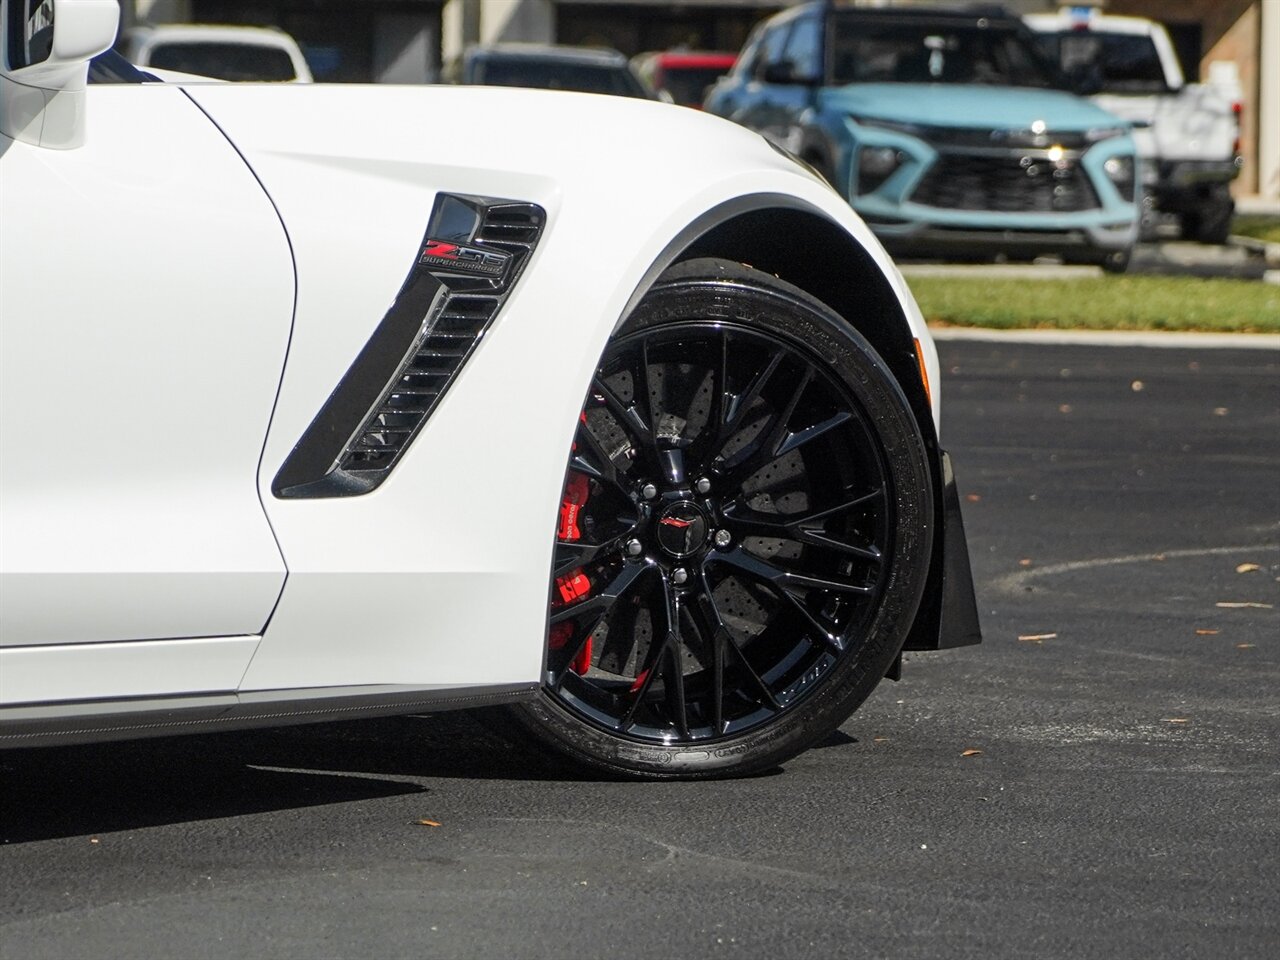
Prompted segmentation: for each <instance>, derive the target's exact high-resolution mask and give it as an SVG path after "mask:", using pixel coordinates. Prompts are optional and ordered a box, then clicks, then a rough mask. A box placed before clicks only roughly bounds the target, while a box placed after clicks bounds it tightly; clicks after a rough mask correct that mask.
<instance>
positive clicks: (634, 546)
mask: <svg viewBox="0 0 1280 960" xmlns="http://www.w3.org/2000/svg"><path fill="white" fill-rule="evenodd" d="M642 553H644V544H642V543H641V542H640V541H639V540H628V541H627V556H628V557H638V556H640V554H642Z"/></svg>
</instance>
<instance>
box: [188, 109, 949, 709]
mask: <svg viewBox="0 0 1280 960" xmlns="http://www.w3.org/2000/svg"><path fill="white" fill-rule="evenodd" d="M191 94H192V96H193V97H194V98H195V99H196V100H197V102H199V103H200V104H201V106H202V107H204V108H205V109H206V110H207V112H208V113H209V114H210V115H211V116H212V117H213V118H214V119H215V120H216V121H217V123H218V124H219V125H220V126H221V127H222V128H223V130H225V131H226V133H227V135H228V137H229V138H230V139H231V140H232V141H233V142H234V143H235V144H236V145H237V147H238V149H240V150H241V152H242V153H243V154H244V155H245V158H246V160H247V161H248V163H250V164H251V165H252V166H253V168H254V170H255V172H256V173H257V175H258V176H259V177H260V179H261V180H262V183H263V185H264V188H265V189H266V190H267V191H268V192H269V193H270V195H271V197H272V199H273V200H274V202H275V203H276V205H277V206H278V208H279V210H280V212H281V216H282V218H283V219H284V222H285V223H286V224H287V225H288V226H289V229H290V235H291V239H292V241H293V247H294V254H295V259H296V264H297V271H298V305H297V315H296V322H295V327H294V332H293V338H292V341H291V345H290V354H289V361H288V364H287V366H286V369H285V375H284V381H283V385H282V389H281V395H280V400H279V404H278V406H277V409H276V414H275V417H274V419H273V422H272V427H271V431H270V435H269V437H268V440H267V446H266V452H265V455H264V457H263V463H262V470H261V473H260V475H259V478H258V482H259V487H260V492H261V495H262V497H263V500H264V502H265V503H266V504H267V512H268V514H269V516H270V518H271V522H272V525H273V527H274V529H275V531H276V533H277V535H278V537H279V539H280V543H281V547H282V549H283V551H284V555H285V560H286V562H287V564H288V567H289V581H288V584H287V586H286V588H285V591H284V595H283V597H282V599H281V603H280V605H279V607H278V609H277V610H276V612H275V614H274V616H273V618H272V621H271V624H270V626H269V628H268V629H267V631H266V633H265V635H264V640H263V642H262V644H261V647H260V649H259V650H258V653H257V655H256V656H255V658H254V660H253V663H252V664H251V666H250V668H249V671H248V673H247V674H246V676H245V679H244V682H243V684H242V687H241V689H242V690H245V691H250V690H279V689H285V688H290V687H318V686H333V685H337V684H392V683H394V684H424V683H446V684H447V683H458V684H500V683H512V682H533V681H536V680H537V678H538V676H539V674H540V670H541V663H542V651H543V643H544V639H545V628H546V627H545V622H546V603H547V596H546V591H547V578H548V575H549V570H550V566H551V549H552V540H553V532H554V526H555V516H556V509H557V506H558V503H559V498H560V490H561V485H562V483H563V475H564V469H565V458H566V456H567V452H568V449H569V444H570V442H571V439H572V435H573V430H574V426H575V422H576V418H577V414H578V411H579V410H580V408H581V405H582V401H583V397H584V395H585V393H586V389H587V384H588V382H589V380H590V377H591V374H592V371H593V370H594V368H595V363H596V358H597V357H598V356H599V355H600V353H601V351H602V350H603V348H604V345H605V342H606V340H607V339H608V337H609V335H610V334H611V333H612V331H613V330H614V328H615V327H616V326H617V325H618V324H619V323H620V322H621V320H622V319H623V317H624V315H625V311H626V308H627V305H628V302H629V301H630V300H631V298H632V296H633V294H634V292H635V291H636V289H637V287H639V286H640V284H641V283H642V281H643V280H644V278H645V275H646V272H647V271H648V270H649V269H650V267H651V265H652V264H653V263H654V262H655V261H657V260H658V259H659V258H660V256H661V254H662V252H663V250H664V248H665V247H666V246H667V245H668V244H669V243H670V242H671V240H672V238H673V237H675V236H677V235H678V234H679V233H680V232H681V230H683V229H684V228H685V227H687V226H688V225H689V224H690V223H692V222H694V221H695V220H696V219H697V218H698V217H699V216H700V215H701V214H703V213H704V212H705V211H707V210H708V209H711V208H713V207H715V206H716V205H717V204H720V203H722V202H728V201H734V200H737V199H739V198H741V197H744V196H752V195H758V196H767V195H771V194H788V195H790V196H792V197H796V198H799V199H800V200H801V201H802V202H804V203H806V204H808V205H810V206H811V207H812V209H814V210H815V211H820V212H822V213H823V214H824V215H826V216H827V217H829V218H830V219H832V220H835V221H837V222H839V223H841V224H843V225H844V226H845V227H846V228H847V229H848V230H849V231H850V232H852V233H854V235H855V236H856V237H857V238H858V239H859V240H860V241H861V242H862V243H863V245H864V246H866V247H867V248H868V249H869V250H870V251H872V255H873V256H874V257H875V258H876V260H877V262H878V263H879V265H880V266H881V268H882V269H883V270H885V271H886V273H887V274H888V275H889V276H890V277H891V278H892V282H893V283H894V284H895V285H896V286H895V289H896V291H897V293H898V295H899V298H900V299H901V300H902V301H903V306H904V311H905V312H906V313H907V315H908V316H909V318H910V323H911V325H912V330H913V336H916V337H918V338H920V339H921V340H922V341H923V342H924V343H926V344H929V343H930V341H929V339H928V335H927V333H926V332H925V329H924V324H923V322H922V321H921V319H920V316H919V313H918V310H916V309H915V306H914V303H913V301H912V300H911V298H910V296H909V295H907V294H906V292H905V286H904V285H903V284H902V281H901V278H900V277H899V276H898V274H897V271H896V269H894V267H893V266H892V264H891V263H890V261H889V260H888V258H887V256H886V255H884V254H883V252H882V251H881V250H880V248H879V245H878V244H877V243H876V241H875V240H874V239H873V238H872V236H871V234H870V232H869V231H868V230H867V229H866V228H865V227H864V226H863V225H862V223H861V221H859V220H858V219H857V217H856V216H855V215H854V214H853V213H852V211H850V210H849V208H848V206H847V205H846V204H844V202H843V201H841V200H840V198H838V197H837V196H836V195H835V194H834V193H832V192H831V191H830V190H829V189H827V188H826V187H825V186H823V185H822V184H820V183H819V182H817V181H816V180H815V179H813V178H812V177H811V176H809V175H808V174H807V173H805V172H804V171H802V170H801V169H800V168H799V167H798V166H796V165H795V164H793V163H791V162H790V161H788V160H786V159H785V158H783V157H781V156H780V155H779V154H777V153H776V152H775V151H773V150H772V149H770V148H769V147H768V146H766V145H765V144H764V142H763V141H762V140H760V138H759V137H757V136H755V135H754V134H751V133H748V132H746V131H744V130H743V129H741V128H739V127H737V126H734V125H731V124H728V123H726V122H723V121H719V120H715V119H713V118H708V117H704V116H701V115H699V114H696V113H694V112H692V111H676V110H673V109H671V108H670V107H667V106H665V105H661V104H651V103H642V102H638V101H637V102H631V101H624V100H622V99H620V98H607V97H595V96H588V95H580V94H553V93H545V92H533V91H524V90H505V89H502V90H500V89H483V88H463V89H458V88H424V89H415V88H400V89H391V90H388V89H385V88H381V89H375V88H360V87H310V88H300V87H290V88H286V87H274V88H264V87H257V88H252V89H246V88H243V87H236V86H232V85H224V86H217V87H213V86H209V87H194V88H192V89H191ZM477 115H484V116H501V117H503V122H502V123H501V124H500V125H485V124H476V123H474V117H475V116H477ZM334 117H341V118H342V121H341V124H340V125H339V126H340V127H341V129H342V136H341V137H336V136H335V135H334V130H335V124H334V123H333V121H332V118H334ZM550 130H554V131H557V134H556V135H555V136H554V137H552V136H549V135H548V134H547V131H550ZM608 131H614V134H613V135H612V136H611V135H610V134H609V133H608ZM622 137H625V138H626V141H627V144H628V149H627V150H626V151H618V150H617V146H618V142H619V139H620V138H622ZM516 145H518V149H515V147H516ZM627 183H643V184H645V186H644V189H643V190H640V189H637V190H633V191H625V190H623V191H620V190H619V189H618V185H619V184H627ZM438 191H447V192H451V193H461V194H479V195H486V196H496V197H502V198H509V199H516V200H522V201H530V202H534V203H537V204H540V205H541V206H542V207H544V208H545V209H546V211H547V214H548V228H547V229H546V231H545V233H544V236H543V238H542V240H541V241H540V243H539V246H538V249H537V251H536V253H535V255H534V258H533V260H532V261H531V263H530V265H529V268H528V269H527V270H526V272H525V274H524V276H523V277H522V278H521V280H520V281H519V283H518V284H517V286H516V289H515V292H514V293H513V295H512V296H511V298H510V300H509V301H508V302H507V303H506V305H505V306H504V308H503V309H502V311H501V312H500V314H499V316H498V318H497V320H496V321H495V323H494V325H493V327H492V328H491V329H490V330H489V332H488V333H487V334H486V335H485V337H484V339H483V341H482V343H481V346H480V347H479V349H478V350H477V352H476V354H475V355H474V356H473V357H472V358H471V360H470V361H468V363H467V365H466V367H465V368H464V369H463V371H462V373H461V375H460V377H459V378H458V379H457V381H456V382H454V384H453V385H452V386H451V388H450V390H449V392H448V393H447V394H446V396H445V398H444V400H443V402H442V403H441V404H440V406H439V407H438V408H436V410H435V411H434V413H433V414H432V416H431V418H430V420H429V421H428V423H427V425H426V427H425V428H424V429H423V431H422V432H421V434H420V435H419V436H418V437H417V439H416V440H415V441H414V443H413V445H412V447H411V448H410V449H409V451H408V453H407V454H406V455H405V456H404V457H403V459H402V460H401V461H400V462H399V463H398V465H397V466H396V468H395V470H394V472H393V473H392V475H391V476H390V477H389V478H388V480H387V481H386V482H385V483H384V484H383V485H382V486H381V487H380V488H379V489H378V490H376V491H374V492H373V493H370V494H367V495H365V496H360V497H352V498H344V499H332V500H280V499H275V498H274V497H273V496H272V494H271V481H272V478H273V477H274V476H275V474H276V472H277V471H278V470H279V468H280V466H281V464H282V463H283V461H284V459H285V457H286V456H287V455H288V454H289V452H290V451H291V450H292V448H293V446H294V444H295V443H296V442H297V441H298V438H299V437H300V436H301V435H302V433H303V431H304V430H305V429H306V428H307V426H308V424H309V423H310V421H311V420H312V418H313V417H314V416H315V413H316V411H317V409H319V407H320V406H321V405H322V404H323V403H324V401H325V399H326V398H327V397H328V396H329V394H330V392H331V391H332V390H333V388H334V385H335V384H336V383H337V382H338V381H339V379H340V378H341V377H342V375H343V373H344V372H345V371H346V369H347V368H348V367H349V366H350V364H351V360H352V358H353V357H354V356H355V354H356V353H357V352H358V351H359V350H360V348H361V346H362V345H363V344H364V342H365V341H366V340H367V339H368V337H369V335H370V333H371V332H372V331H373V329H374V327H375V326H376V325H377V323H378V321H379V320H380V319H381V317H382V315H383V312H384V311H385V309H386V307H387V305H388V304H389V302H390V301H391V299H392V298H393V297H394V295H395V293H396V291H397V289H398V288H399V286H400V284H401V283H402V282H403V279H404V275H405V272H406V270H407V269H408V267H409V265H410V263H411V262H412V260H411V258H412V257H413V256H414V255H415V251H416V249H417V245H418V244H419V243H420V241H421V239H422V233H423V229H424V227H425V225H426V221H427V218H428V216H429V213H430V210H431V206H432V203H433V200H434V197H435V194H436V193H437V192H438ZM595 264H600V265H608V268H607V269H598V268H595V266H594V265H595ZM926 358H927V362H928V364H929V372H930V379H931V382H933V383H935V384H936V383H937V376H938V371H937V361H936V357H935V355H934V354H933V352H932V347H931V345H930V346H929V347H928V349H927V351H926ZM934 403H935V404H936V403H937V397H936V395H935V397H934ZM935 412H936V407H935ZM479 441H482V442H479ZM513 481H517V482H518V487H517V488H514V489H513V486H512V484H513Z"/></svg>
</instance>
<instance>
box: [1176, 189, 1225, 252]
mask: <svg viewBox="0 0 1280 960" xmlns="http://www.w3.org/2000/svg"><path fill="white" fill-rule="evenodd" d="M1235 212H1236V205H1235V203H1234V202H1233V201H1232V200H1231V199H1229V198H1228V199H1227V200H1225V201H1222V200H1214V201H1212V202H1208V203H1205V204H1203V205H1201V206H1200V208H1199V209H1197V210H1194V211H1192V212H1189V213H1186V214H1183V217H1182V235H1183V236H1184V237H1186V238H1187V239H1188V240H1195V241H1197V242H1198V243H1210V244H1223V243H1226V242H1227V237H1229V236H1230V235H1231V218H1232V217H1233V216H1235Z"/></svg>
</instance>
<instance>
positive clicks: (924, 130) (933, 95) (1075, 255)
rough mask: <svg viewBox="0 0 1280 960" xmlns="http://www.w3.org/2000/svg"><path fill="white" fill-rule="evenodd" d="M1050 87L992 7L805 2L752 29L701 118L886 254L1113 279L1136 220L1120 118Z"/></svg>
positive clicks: (1011, 20)
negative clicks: (818, 192)
mask: <svg viewBox="0 0 1280 960" xmlns="http://www.w3.org/2000/svg"><path fill="white" fill-rule="evenodd" d="M1062 83H1063V81H1062V78H1061V75H1060V74H1059V72H1058V71H1057V70H1056V68H1055V67H1053V66H1052V65H1051V64H1050V63H1049V62H1048V61H1046V60H1045V59H1043V58H1042V55H1041V53H1040V51H1039V49H1038V47H1037V46H1036V43H1035V41H1034V38H1033V36H1032V34H1031V33H1030V32H1029V31H1028V29H1027V28H1026V26H1025V25H1024V24H1023V23H1022V21H1021V20H1019V19H1018V18H1017V17H1015V16H1012V15H1008V14H1004V13H1002V12H999V11H997V10H995V9H983V10H973V9H969V10H941V9H921V8H902V9H900V8H891V9H887V8H843V7H833V6H832V5H830V4H826V3H820V4H810V5H807V6H801V7H796V8H793V9H791V10H788V11H786V12H785V13H782V14H779V15H778V16H776V17H774V18H773V19H771V20H768V21H766V22H765V23H764V24H762V25H761V26H760V27H759V28H757V30H756V31H755V33H753V34H752V36H751V38H750V39H749V40H748V41H747V45H746V47H745V48H744V49H743V51H742V53H741V54H740V55H739V58H738V63H737V66H736V67H735V68H734V70H733V72H732V73H730V74H729V76H727V77H726V78H725V79H724V80H722V81H721V82H720V83H719V84H717V85H716V86H715V88H714V89H713V90H712V91H711V93H710V95H709V96H708V98H707V102H706V109H707V110H709V111H711V112H713V113H717V114H719V115H721V116H724V117H728V118H730V119H732V120H735V121H737V122H738V123H742V124H744V125H746V126H748V127H751V128H753V129H755V130H758V131H760V132H761V133H762V134H764V135H765V136H766V137H768V138H769V139H770V140H773V141H774V142H775V143H777V144H778V145H780V146H782V147H784V148H785V149H787V150H789V151H791V152H792V153H794V154H796V155H798V156H799V157H800V158H801V159H803V160H806V161H808V162H809V163H810V164H812V165H813V166H814V167H816V168H817V169H818V170H819V172H821V173H822V174H823V175H824V176H825V177H826V178H827V179H828V180H829V181H830V182H831V183H832V184H833V185H834V186H835V188H836V189H837V190H839V191H840V192H841V193H842V194H843V195H844V196H846V197H847V198H848V199H849V202H850V203H851V204H852V205H853V207H854V209H855V210H857V211H858V213H859V214H861V216H862V218H863V219H864V220H865V221H866V222H867V223H868V225H870V227H871V228H872V229H873V230H874V231H875V232H876V234H877V235H878V236H879V237H880V239H881V241H882V242H883V243H884V244H885V246H886V247H888V248H890V249H891V250H895V251H898V252H901V253H907V254H925V255H935V254H943V255H949V254H959V255H963V256H970V255H975V254H985V255H990V254H993V253H1003V254H1006V255H1008V256H1010V257H1014V258H1030V257H1031V256H1034V255H1036V254H1039V253H1052V254H1057V255H1060V256H1062V257H1063V258H1064V259H1069V260H1076V261H1080V262H1092V263H1098V264H1100V265H1102V266H1103V267H1104V268H1106V269H1110V270H1122V269H1124V267H1125V265H1126V264H1127V262H1128V257H1129V251H1130V249H1131V247H1132V246H1133V243H1134V241H1135V240H1136V238H1137V221H1138V204H1137V202H1136V201H1137V197H1136V191H1137V185H1138V183H1139V180H1138V172H1137V163H1138V160H1137V157H1136V156H1135V149H1134V143H1133V138H1132V136H1131V135H1130V129H1129V124H1128V123H1127V122H1126V121H1123V120H1120V119H1118V118H1117V117H1115V116H1113V115H1111V114H1109V113H1107V112H1105V111H1104V110H1102V109H1101V108H1099V107H1098V106H1096V105H1094V104H1092V103H1090V102H1089V101H1087V100H1084V99H1082V98H1080V97H1077V96H1075V95H1073V94H1072V93H1070V92H1068V91H1066V90H1063V89H1061V88H1060V87H1061V85H1062Z"/></svg>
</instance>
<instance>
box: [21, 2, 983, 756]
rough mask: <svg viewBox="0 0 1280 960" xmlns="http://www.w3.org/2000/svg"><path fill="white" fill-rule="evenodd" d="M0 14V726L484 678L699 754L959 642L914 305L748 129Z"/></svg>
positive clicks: (966, 595) (45, 740) (800, 726)
mask: <svg viewBox="0 0 1280 960" xmlns="http://www.w3.org/2000/svg"><path fill="white" fill-rule="evenodd" d="M0 15H2V16H3V18H4V24H3V34H2V38H0V44H3V49H2V50H0V53H2V55H3V63H0V67H2V68H3V69H2V70H0V308H2V313H0V362H2V364H3V367H2V370H0V391H2V392H0V531H2V537H3V540H2V545H0V578H2V579H0V743H2V744H5V745H13V746H32V745H41V744H53V743H66V742H73V741H81V742H83V741H91V740H104V739H111V738H121V737H138V736H152V735H167V734H174V733H185V732H193V731H208V730H219V729H228V728H234V727H247V726H266V725H272V724H285V723H297V722H313V721H317V720H330V719H339V718H356V717H366V716H376V715H379V714H392V713H416V712H422V711H427V710H437V709H446V708H458V707H472V706H480V705H497V704H501V705H505V707H506V708H507V710H508V711H509V713H510V716H512V717H513V718H514V719H515V721H516V726H517V727H518V728H519V729H522V730H523V731H525V732H528V733H530V734H532V735H533V736H534V737H535V738H536V739H537V740H538V741H540V742H541V743H543V744H545V745H547V746H549V747H552V748H555V749H557V750H559V751H561V752H562V753H564V754H567V755H568V756H569V757H571V758H573V759H574V760H576V761H578V762H580V763H584V764H587V765H591V766H594V767H595V768H596V769H597V770H601V769H603V770H605V771H609V772H613V773H615V774H624V775H633V776H634V775H642V776H684V777H690V776H724V775H732V774H739V773H745V772H749V771H752V770H759V769H763V768H766V767H769V766H772V765H775V764H777V763H779V762H781V761H784V760H786V759H787V758H789V757H791V756H794V755H795V754H796V753H798V752H799V751H801V750H803V749H804V748H805V747H806V746H808V745H810V744H812V743H813V742H814V741H815V740H818V739H820V738H822V737H824V736H825V735H827V734H828V733H829V732H830V731H832V730H833V729H834V728H835V727H836V726H837V725H838V724H840V723H841V722H843V721H844V720H845V719H846V718H847V717H848V715H849V714H850V713H851V712H852V711H853V709H854V708H855V707H856V706H857V705H858V704H859V703H860V702H861V701H862V700H863V699H864V698H865V697H866V696H867V695H868V694H869V693H870V691H871V690H872V688H873V687H874V686H875V685H876V683H877V682H878V681H879V680H880V679H881V678H882V677H884V676H886V674H888V675H891V676H892V675H896V671H897V669H898V665H899V663H900V656H901V651H902V650H903V648H904V645H905V648H906V649H909V650H921V649H938V648H940V647H949V646H957V645H960V644H965V643H974V642H977V640H978V636H979V634H978V623H977V615H976V609H975V604H974V597H973V587H972V579H971V576H970V573H969V564H968V556H967V550H966V547H965V541H964V534H963V531H962V528H961V523H960V513H959V506H958V502H957V498H956V494H955V487H954V483H953V481H952V477H951V471H950V467H949V463H948V460H947V458H946V455H945V454H944V453H943V452H942V450H941V449H940V447H939V445H938V439H937V438H938V433H937V424H938V412H939V399H938V379H939V378H938V367H937V359H936V355H935V352H934V348H933V345H932V342H931V341H930V339H929V335H928V333H927V332H926V329H925V326H924V323H923V321H922V320H921V317H920V313H919V311H918V309H917V308H916V305H915V303H914V302H913V300H912V298H911V295H910V294H909V292H908V291H907V288H906V286H905V285H904V283H903V281H902V278H901V277H900V276H899V274H898V272H897V270H896V269H895V268H894V266H893V265H892V263H891V262H890V261H889V259H888V258H887V257H886V255H885V254H884V252H883V251H882V249H881V248H880V246H879V244H878V243H877V242H876V241H875V240H874V239H873V237H872V236H871V234H870V233H869V232H868V230H867V229H866V227H865V226H864V225H863V224H862V223H861V221H859V220H858V218H857V217H856V216H855V215H854V214H853V213H852V212H851V211H850V209H849V207H848V205H847V204H846V203H845V202H844V201H843V200H841V199H840V198H839V197H838V196H836V195H835V194H834V193H833V192H832V191H831V190H830V189H829V188H827V187H826V186H825V185H824V184H823V182H822V181H821V180H820V179H819V178H817V177H816V176H814V175H813V174H812V173H811V172H810V171H808V170H807V169H805V168H804V167H802V166H801V165H800V164H798V163H797V162H796V161H794V160H793V159H791V158H790V157H789V156H786V155H784V154H782V153H781V152H779V151H778V150H777V149H775V148H772V147H770V146H769V145H768V144H767V143H766V142H765V141H764V140H763V139H761V138H760V137H759V136H758V135H756V134H753V133H750V132H748V131H746V130H745V129H743V128H741V127H738V126H735V125H732V124H729V123H727V122H724V121H720V120H717V119H714V118H710V117H707V116H704V115H702V114H699V113H697V112H696V111H692V110H681V109H676V108H673V107H670V106H666V105H664V104H660V103H648V102H643V101H638V100H637V101H630V100H624V99H620V98H612V97H603V96H591V95H584V94H567V93H549V92H540V91H525V90H513V89H486V88H466V87H436V88H432V87H419V88H410V87H400V88H388V87H375V86H363V87H344V86H323V85H321V86H288V85H276V86H273V85H235V84H225V83H207V84H201V83H162V82H154V81H155V78H153V77H150V76H149V75H146V74H143V73H140V72H139V71H138V70H136V69H135V68H133V67H132V66H131V65H129V64H128V63H126V62H125V61H124V60H122V59H120V58H119V57H117V56H115V55H114V54H109V53H108V54H103V51H104V50H106V48H107V47H108V45H109V44H110V42H111V40H112V38H113V37H114V35H115V30H116V21H117V17H118V9H117V7H116V3H115V0H0ZM100 54H103V55H102V56H99V55H100ZM90 61H92V65H91V63H90ZM87 74H88V75H89V76H90V80H91V82H89V83H88V84H86V75H87ZM95 80H97V81H102V82H92V81H95Z"/></svg>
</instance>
